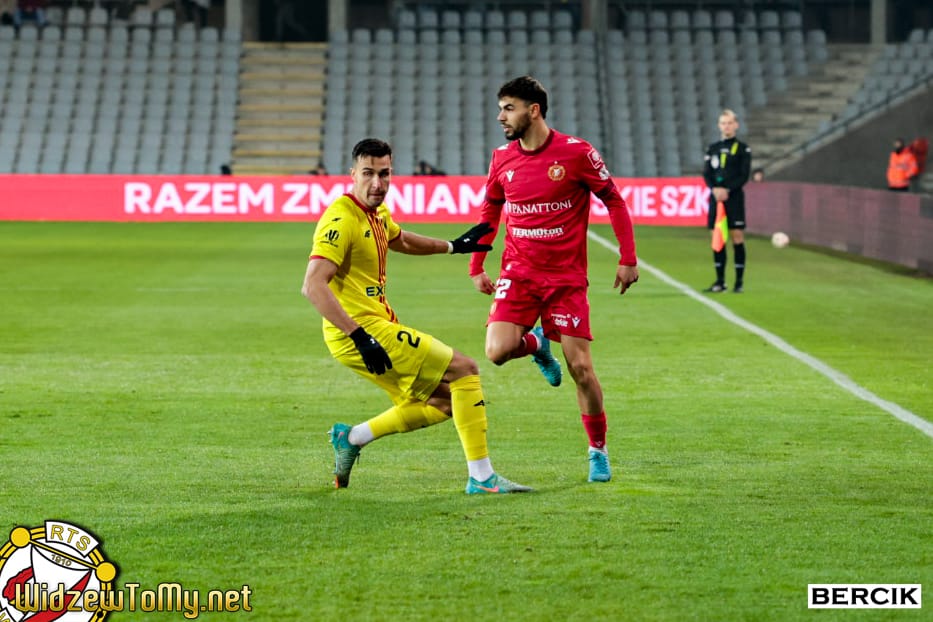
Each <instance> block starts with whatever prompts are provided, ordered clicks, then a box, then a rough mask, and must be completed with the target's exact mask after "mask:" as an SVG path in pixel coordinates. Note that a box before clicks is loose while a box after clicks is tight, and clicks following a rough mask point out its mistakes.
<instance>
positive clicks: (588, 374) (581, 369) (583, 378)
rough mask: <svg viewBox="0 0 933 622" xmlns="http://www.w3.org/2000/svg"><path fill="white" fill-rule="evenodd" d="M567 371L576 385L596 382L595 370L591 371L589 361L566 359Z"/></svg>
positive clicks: (591, 366)
mask: <svg viewBox="0 0 933 622" xmlns="http://www.w3.org/2000/svg"><path fill="white" fill-rule="evenodd" d="M567 371H568V372H570V377H571V378H573V381H574V382H575V383H576V384H578V385H581V386H582V385H587V384H591V383H593V382H596V372H595V371H593V365H592V363H589V362H579V363H578V362H574V361H567Z"/></svg>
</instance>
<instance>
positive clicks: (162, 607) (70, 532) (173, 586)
mask: <svg viewBox="0 0 933 622" xmlns="http://www.w3.org/2000/svg"><path fill="white" fill-rule="evenodd" d="M116 576H117V567H116V566H115V565H114V564H112V563H111V562H109V561H107V560H106V559H105V558H104V554H103V551H102V550H101V547H100V541H99V540H98V539H97V538H96V537H94V536H93V535H92V534H91V533H90V532H88V531H87V530H86V529H84V528H82V527H78V526H77V525H73V524H71V523H66V522H63V521H56V520H48V521H46V522H45V525H43V526H40V527H32V528H30V527H16V528H15V529H13V531H11V532H10V539H9V541H8V542H7V543H6V544H4V545H3V546H2V547H0V622H54V621H58V622H97V621H98V620H103V619H104V618H106V617H107V615H108V614H109V613H110V612H112V611H130V612H135V611H142V612H152V611H160V612H179V613H181V614H182V615H183V616H184V617H185V618H187V619H189V620H193V619H195V618H197V617H198V616H199V615H200V614H201V613H202V612H206V611H220V612H236V611H252V606H251V604H250V596H251V595H252V592H251V590H250V587H249V586H248V585H244V586H243V587H242V588H241V589H239V590H211V591H209V592H207V594H206V595H202V594H201V592H200V591H198V590H188V589H184V588H183V587H182V586H181V584H180V583H159V584H158V585H157V586H156V587H155V589H143V588H142V587H141V586H140V584H138V583H126V584H125V585H124V586H123V587H122V588H117V587H116V586H115V584H114V579H115V578H116Z"/></svg>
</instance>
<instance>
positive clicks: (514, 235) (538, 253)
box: [470, 129, 637, 284]
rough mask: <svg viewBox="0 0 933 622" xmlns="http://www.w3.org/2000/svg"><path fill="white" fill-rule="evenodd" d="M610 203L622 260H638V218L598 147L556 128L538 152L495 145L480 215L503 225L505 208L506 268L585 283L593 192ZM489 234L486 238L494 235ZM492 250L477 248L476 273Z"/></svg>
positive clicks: (473, 267)
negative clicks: (633, 216)
mask: <svg viewBox="0 0 933 622" xmlns="http://www.w3.org/2000/svg"><path fill="white" fill-rule="evenodd" d="M591 193H593V194H596V195H597V196H598V197H599V198H600V199H602V200H603V202H604V203H605V204H606V207H608V208H609V217H610V221H611V222H612V228H613V231H614V232H615V235H616V238H617V239H618V241H619V245H620V255H621V257H622V259H621V261H620V262H619V263H620V264H622V265H629V266H634V265H636V264H637V259H636V255H635V237H634V233H633V230H632V220H631V217H630V216H629V213H628V208H627V207H626V205H625V201H624V200H623V199H622V196H621V195H620V194H619V191H618V189H617V188H616V186H615V183H614V182H613V181H612V178H611V176H610V173H609V170H608V169H607V168H606V165H605V164H603V161H602V157H601V156H600V155H599V152H598V151H597V150H596V149H595V148H593V146H592V145H590V144H589V143H588V142H586V141H585V140H583V139H581V138H575V137H573V136H568V135H566V134H562V133H560V132H557V131H555V130H553V129H552V130H551V132H550V134H549V135H548V138H547V140H545V141H544V144H543V145H542V146H541V147H539V148H538V149H536V150H534V151H526V150H524V149H522V147H521V145H520V143H519V141H517V140H515V141H512V142H510V143H508V144H506V145H503V146H501V147H499V148H498V149H496V150H495V151H493V153H492V162H491V163H490V165H489V176H488V177H487V179H486V198H485V201H484V203H483V207H482V220H483V221H484V222H488V223H490V224H491V225H492V226H493V227H496V228H498V225H499V219H500V217H501V215H502V214H503V213H504V214H505V227H506V231H505V250H504V251H503V254H502V266H503V269H505V270H507V271H508V272H510V273H511V274H515V275H517V276H523V277H528V278H540V276H541V274H542V273H544V274H546V275H547V278H548V279H550V280H551V282H563V283H584V284H585V283H586V275H587V271H586V270H587V257H586V246H587V239H586V230H587V226H588V224H589V217H590V194H591ZM495 236H496V233H495V232H493V233H490V234H489V235H487V236H485V239H484V240H483V241H484V242H488V241H490V240H493V239H495ZM485 258H486V253H474V254H473V256H472V257H471V259H470V275H476V274H479V273H481V272H483V260H484V259H485Z"/></svg>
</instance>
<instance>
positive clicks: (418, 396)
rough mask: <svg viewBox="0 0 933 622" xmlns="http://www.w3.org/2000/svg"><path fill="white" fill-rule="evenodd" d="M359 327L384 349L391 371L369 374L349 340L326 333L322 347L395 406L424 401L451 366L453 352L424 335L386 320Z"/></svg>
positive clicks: (367, 322)
mask: <svg viewBox="0 0 933 622" xmlns="http://www.w3.org/2000/svg"><path fill="white" fill-rule="evenodd" d="M361 325H362V326H363V328H364V329H366V332H367V333H369V334H370V335H372V336H373V338H374V339H375V340H376V341H378V342H379V343H380V344H381V345H382V347H383V348H385V351H386V352H387V353H388V354H389V359H391V360H392V369H388V370H386V373H384V374H380V375H378V376H377V375H376V374H373V373H370V372H369V371H367V369H366V365H365V364H364V363H363V359H362V357H361V356H360V353H359V352H358V351H357V349H356V346H354V345H353V340H352V339H350V338H349V337H347V336H346V335H344V334H343V333H339V335H336V336H334V335H333V334H328V333H327V332H325V334H324V343H326V344H327V348H328V349H329V350H330V353H331V354H332V355H333V357H334V358H335V359H337V360H338V361H340V362H341V363H343V364H344V365H346V366H347V367H349V368H350V369H352V370H353V371H355V372H356V373H358V374H359V375H361V376H363V377H364V378H366V379H367V380H369V381H371V382H374V383H375V384H377V385H379V386H380V387H382V389H383V390H384V391H385V392H386V393H388V394H389V397H390V398H392V402H393V403H395V404H402V403H405V402H408V401H411V400H412V399H414V400H417V401H420V402H424V401H427V400H428V398H430V397H431V394H432V393H434V390H435V389H436V388H437V385H439V384H440V382H441V379H442V378H443V377H444V373H445V372H446V371H447V368H448V367H449V366H450V361H451V360H452V359H453V356H454V351H453V349H452V348H451V347H450V346H448V345H447V344H445V343H444V342H442V341H440V340H439V339H435V338H434V337H432V336H431V335H429V334H427V333H423V332H421V331H418V330H416V329H414V328H411V327H408V326H404V325H402V324H394V323H392V322H389V321H388V320H379V319H376V320H371V321H366V320H364V321H363V322H362V324H361Z"/></svg>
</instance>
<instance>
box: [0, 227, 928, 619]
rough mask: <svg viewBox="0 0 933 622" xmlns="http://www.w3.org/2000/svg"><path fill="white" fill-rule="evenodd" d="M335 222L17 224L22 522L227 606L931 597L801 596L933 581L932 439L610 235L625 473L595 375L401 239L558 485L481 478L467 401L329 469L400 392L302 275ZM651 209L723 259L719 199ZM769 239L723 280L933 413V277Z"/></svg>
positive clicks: (609, 378) (338, 608) (433, 302)
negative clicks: (540, 368) (732, 319)
mask: <svg viewBox="0 0 933 622" xmlns="http://www.w3.org/2000/svg"><path fill="white" fill-rule="evenodd" d="M313 228H314V225H313V224H307V225H296V224H153V225H139V224H91V223H85V224H55V223H0V474H2V485H0V544H3V543H4V542H6V540H7V539H8V534H9V532H10V530H12V529H13V528H14V527H16V526H18V525H24V526H28V527H34V526H39V525H42V524H43V522H44V521H45V520H46V519H61V520H65V521H71V522H74V523H76V524H78V525H81V526H84V527H86V528H87V529H89V530H91V531H92V532H93V533H95V534H97V535H98V536H100V538H101V539H102V541H103V551H104V554H105V556H106V557H107V559H109V560H111V561H113V562H114V563H115V564H117V565H118V566H119V569H120V574H119V576H118V579H117V582H118V584H120V585H123V584H125V583H131V582H133V583H139V584H140V585H141V586H142V587H143V588H147V587H155V586H156V584H158V583H163V582H178V583H181V584H182V585H183V586H184V587H185V588H187V589H193V590H203V591H205V592H206V591H207V590H211V589H240V588H241V587H242V586H243V585H249V586H250V588H251V590H252V599H251V603H250V604H251V606H252V611H251V612H242V611H241V612H238V613H205V614H203V615H202V616H201V619H206V620H229V621H231V622H233V621H235V620H275V621H284V620H295V621H298V620H302V621H306V620H389V621H394V620H406V621H408V620H456V621H461V620H462V621H472V620H483V619H485V620H516V621H524V620H534V621H537V620H541V621H551V620H581V621H584V620H585V621H591V620H613V621H615V620H636V621H641V620H647V621H652V620H659V621H660V620H671V621H681V620H702V621H706V620H709V621H725V620H728V621H742V620H748V621H755V622H759V621H762V620H774V621H782V622H783V621H787V620H791V621H793V620H814V619H817V618H819V619H820V620H821V621H823V620H869V619H870V620H898V621H899V620H921V619H930V618H929V615H928V614H929V611H928V610H929V609H930V607H931V605H930V604H929V602H927V603H924V605H925V606H924V609H923V610H911V611H894V610H892V611H877V610H876V611H873V612H852V611H820V612H816V611H808V610H807V606H806V597H807V584H808V583H922V584H923V586H924V587H925V588H926V590H925V591H926V592H927V594H925V596H926V597H927V601H929V600H930V599H931V598H933V555H931V550H933V549H931V543H933V540H931V525H933V493H931V491H933V439H931V438H930V437H929V436H927V435H926V434H924V433H923V432H921V431H920V430H918V429H916V428H914V427H911V426H909V425H906V424H905V423H902V422H901V421H899V420H897V419H896V418H894V417H893V416H891V415H890V414H888V413H886V412H884V411H883V410H881V409H880V408H879V407H877V406H875V405H873V404H870V403H868V402H866V401H863V400H861V399H859V398H857V397H855V396H854V395H852V394H851V393H849V392H847V391H845V390H843V389H842V388H841V387H839V386H838V385H836V384H834V383H833V382H831V381H830V380H829V379H827V378H826V377H824V376H822V375H820V374H818V373H817V372H815V371H814V370H813V369H811V368H810V367H807V366H806V365H804V364H802V363H800V362H799V361H797V360H795V359H793V358H791V357H790V356H788V355H787V354H784V353H782V352H780V351H779V350H778V349H776V348H775V347H773V346H771V345H768V344H767V343H766V342H765V341H764V340H762V339H761V338H760V337H758V336H755V335H753V334H750V333H748V332H746V331H744V330H742V329H741V328H739V327H737V326H735V325H733V324H731V323H729V322H727V321H725V320H724V319H723V318H721V317H720V316H719V315H717V314H715V313H714V312H713V311H712V310H710V309H709V308H707V307H706V306H704V305H702V304H699V303H698V302H697V301H696V300H693V299H691V298H690V297H689V296H686V295H684V294H683V293H681V292H679V291H678V290H676V289H675V288H673V287H671V286H670V285H668V284H666V283H664V282H662V281H661V280H659V279H658V278H655V277H654V276H652V275H651V274H649V273H648V272H647V271H643V272H642V278H641V280H640V281H639V282H638V283H637V284H636V285H635V286H633V288H632V290H631V291H630V292H629V293H627V294H626V295H625V296H623V297H621V298H620V297H619V296H618V294H617V293H615V292H614V291H613V290H612V288H611V285H612V279H613V275H614V265H615V262H616V257H614V256H613V255H612V254H611V253H610V252H609V251H608V250H606V249H605V248H603V247H601V246H599V245H597V244H593V245H592V246H591V249H590V281H591V289H590V302H591V305H592V316H593V329H594V334H595V336H596V341H595V342H594V346H593V351H594V358H595V362H596V369H597V372H598V374H599V375H600V379H601V381H602V384H603V388H604V391H605V394H606V403H607V413H608V417H609V435H610V436H609V449H610V453H611V456H612V459H613V467H614V476H615V478H614V480H613V481H612V482H611V483H610V484H608V485H594V484H587V483H586V468H587V465H586V443H585V435H584V433H583V430H582V426H581V424H580V421H579V412H578V410H577V407H576V400H575V396H574V390H573V384H572V382H569V381H568V382H566V383H565V384H564V386H561V387H560V388H558V389H552V388H550V387H548V386H547V385H546V384H545V383H544V381H543V379H542V378H541V377H540V376H539V374H538V372H537V370H536V368H535V367H534V365H533V364H532V363H531V362H530V361H527V360H525V361H513V362H511V363H509V364H508V365H505V366H503V367H495V366H493V365H492V364H491V363H489V362H487V361H486V360H485V359H484V358H483V340H484V322H485V317H486V312H487V310H488V305H489V302H490V299H489V298H487V297H485V296H482V295H480V294H478V293H476V292H475V291H474V290H473V288H472V284H471V282H470V280H469V278H468V277H467V276H466V259H465V258H464V257H449V256H441V257H430V258H425V257H421V258H418V257H407V256H402V255H398V254H392V256H391V258H390V263H389V285H388V295H389V299H390V301H391V302H392V304H393V306H394V308H395V309H396V311H397V312H398V314H399V316H400V317H401V320H402V321H403V322H405V323H407V324H411V325H413V326H416V327H418V328H419V329H422V330H425V331H427V332H430V333H432V334H434V335H435V336H437V337H439V338H441V339H442V340H443V341H445V342H446V343H448V344H450V345H451V346H453V347H454V348H456V349H458V350H461V351H462V352H465V353H466V354H468V355H470V356H472V357H474V358H476V359H477V361H479V363H480V369H481V373H482V378H483V385H484V389H485V391H486V397H487V405H488V414H489V426H490V427H489V442H490V449H491V453H492V460H493V464H494V466H495V467H496V468H497V470H499V471H500V472H502V473H503V474H504V475H506V476H507V477H509V478H512V479H514V480H516V481H519V482H522V483H526V484H529V485H531V486H534V487H535V488H536V489H537V490H536V492H535V493H533V494H529V495H515V496H507V497H501V498H496V497H492V498H490V497H483V498H475V497H467V496H466V495H464V494H463V486H464V484H465V481H466V469H465V465H464V461H463V454H462V451H461V449H460V446H459V443H458V441H457V436H456V433H455V430H454V428H453V425H452V424H450V423H447V424H443V425H439V426H435V427H433V428H430V429H427V430H421V431H418V432H415V433H411V434H406V435H397V436H393V437H389V438H386V439H382V440H380V441H378V442H377V443H375V444H373V445H371V446H370V447H367V448H366V449H365V450H364V451H363V454H362V456H361V462H360V463H359V464H358V465H357V466H356V468H355V470H354V473H353V480H352V485H351V487H350V488H349V489H347V490H339V491H338V490H334V489H333V488H332V476H331V474H330V471H331V468H332V452H331V450H330V447H329V445H328V444H327V437H326V431H327V429H328V428H329V427H330V425H331V424H332V423H334V422H335V421H344V422H348V423H357V422H360V421H362V420H364V419H366V418H368V417H369V416H371V415H373V414H375V413H377V412H380V411H382V410H384V409H385V408H386V407H387V405H388V401H387V399H386V398H385V397H384V395H383V394H382V393H381V392H379V391H378V390H377V389H376V388H375V387H373V386H371V385H369V384H368V383H366V382H364V381H362V380H360V379H358V378H357V377H355V376H354V375H353V374H352V373H350V372H349V371H347V370H346V369H343V368H342V367H340V366H339V365H337V364H336V363H334V362H333V361H332V360H331V359H330V358H329V356H328V355H327V352H326V350H325V348H324V346H323V343H322V340H321V335H320V318H319V316H318V315H317V313H316V312H315V311H314V309H313V308H312V307H311V305H310V304H309V303H308V302H307V301H306V300H304V299H303V298H302V297H301V295H300V293H299V289H300V285H301V280H302V277H303V275H304V270H305V265H306V257H307V253H308V251H309V250H310V239H311V234H312V232H313ZM412 228H413V229H414V230H417V231H419V232H422V233H426V234H429V235H436V236H439V237H445V238H447V237H452V236H453V235H455V234H456V233H459V232H460V230H461V229H462V228H463V227H462V226H427V225H413V226H412ZM593 229H594V231H596V232H597V233H599V234H600V235H602V236H603V237H606V238H608V239H612V234H611V230H610V229H609V228H608V227H605V226H599V227H594V228H593ZM636 235H637V239H638V243H639V255H640V256H641V257H642V259H643V260H644V261H646V262H648V263H649V264H650V265H651V266H654V267H656V268H658V269H660V270H663V271H664V272H665V273H666V274H668V275H670V276H671V277H673V278H674V279H676V280H678V281H680V282H682V283H686V284H688V285H690V286H692V287H695V288H697V289H700V288H702V287H705V286H707V285H708V284H709V283H710V282H711V281H712V276H713V274H712V262H711V256H710V250H709V243H708V234H707V232H706V231H705V230H704V229H665V228H649V227H641V228H638V229H637V231H636ZM497 247H500V248H501V239H500V240H499V241H497ZM489 261H490V263H489V265H488V266H487V267H488V268H490V272H492V273H494V272H495V269H496V268H497V264H496V262H495V258H494V257H490V260H489ZM748 266H749V268H748V274H747V278H746V292H745V293H744V294H742V295H733V294H731V293H728V294H723V295H720V296H719V297H717V298H716V299H715V300H716V301H717V302H720V303H722V304H723V305H725V306H726V307H728V308H729V309H730V310H731V311H733V312H734V313H736V314H737V315H738V316H740V317H742V318H744V319H745V320H748V321H749V322H752V323H753V324H756V325H758V326H760V327H762V328H764V329H765V330H768V331H770V332H772V333H774V334H776V335H778V336H779V337H781V338H782V339H784V340H786V341H787V342H788V343H790V344H791V345H793V346H794V347H796V348H798V349H799V350H801V351H803V352H806V353H807V354H809V355H811V356H814V357H816V358H818V359H819V360H821V361H823V362H824V363H825V364H827V365H829V366H830V367H832V368H834V369H836V370H838V371H839V372H841V373H843V374H846V375H847V376H848V377H850V378H851V379H852V380H853V381H854V382H856V383H858V384H859V385H860V386H862V387H864V388H865V389H867V390H869V391H871V392H873V393H874V394H876V395H878V396H880V397H881V398H883V399H885V400H889V401H891V402H894V403H896V404H898V405H899V406H901V407H903V408H905V409H907V410H908V411H910V412H912V413H914V414H916V415H918V416H919V417H922V418H924V419H926V420H927V421H931V420H933V392H931V385H930V379H931V373H930V372H931V362H933V330H931V329H930V318H931V315H930V314H931V310H933V283H931V281H930V280H929V279H922V278H916V277H914V276H911V275H908V274H904V273H902V272H898V271H892V270H888V269H885V268H884V267H883V266H878V265H872V264H869V263H865V262H856V261H852V260H850V259H847V258H844V257H838V256H830V255H828V254H824V253H818V252H814V251H812V250H808V249H802V248H797V247H795V246H793V243H792V245H791V247H789V248H787V249H782V250H778V249H774V248H772V247H771V245H770V243H769V242H768V241H767V240H763V239H750V240H749V242H748ZM730 277H731V265H730ZM729 280H730V283H731V278H730V279H729ZM568 380H569V379H568ZM859 614H866V615H859ZM868 614H870V617H869V615H868ZM109 619H114V620H128V619H133V620H144V621H145V620H153V621H155V620H181V619H184V618H183V617H182V616H181V614H180V613H178V612H174V613H147V614H141V613H138V612H137V613H135V614H129V613H122V614H113V615H112V616H111V618H109Z"/></svg>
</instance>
